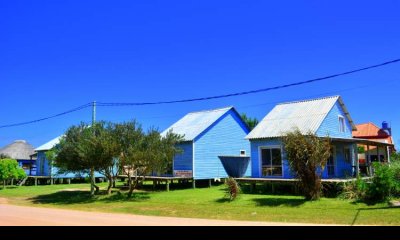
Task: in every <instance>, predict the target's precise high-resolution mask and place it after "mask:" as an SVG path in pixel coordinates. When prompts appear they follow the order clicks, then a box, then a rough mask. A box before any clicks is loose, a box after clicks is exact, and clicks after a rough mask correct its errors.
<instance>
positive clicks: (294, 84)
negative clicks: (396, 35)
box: [0, 59, 400, 129]
mask: <svg viewBox="0 0 400 240" xmlns="http://www.w3.org/2000/svg"><path fill="white" fill-rule="evenodd" d="M397 62H400V59H395V60H391V61H387V62H384V63H380V64H376V65H372V66H368V67H364V68H359V69H355V70H351V71H347V72H342V73H338V74H334V75H330V76H325V77H320V78H315V79H310V80H305V81H300V82H294V83H290V84H284V85H279V86H274V87H268V88H262V89H256V90H251V91H245V92H238V93H230V94H224V95H217V96H211V97H202V98H191V99H182V100H173V101H157V102H137V103H102V102H99V103H97V106H101V107H116V106H144V105H160V104H172V103H185V102H195V101H205V100H211V99H220V98H227V97H234V96H242V95H248V94H255V93H261V92H267V91H272V90H278V89H283V88H289V87H294V86H299V85H304V84H310V83H314V82H318V81H323V80H327V79H331V78H335V77H339V76H344V75H349V74H353V73H356V72H361V71H366V70H369V69H373V68H378V67H383V66H385V65H389V64H393V63H397ZM93 104H94V103H86V104H84V105H82V106H79V107H77V108H74V109H71V110H68V111H65V112H62V113H58V114H55V115H52V116H48V117H44V118H40V119H36V120H32V121H26V122H20V123H14V124H6V125H0V129H1V128H7V127H16V126H21V125H27V124H32V123H36V122H41V121H45V120H48V119H51V118H56V117H60V116H63V115H66V114H69V113H72V112H76V111H79V110H82V109H85V108H87V107H91V106H94V105H93Z"/></svg>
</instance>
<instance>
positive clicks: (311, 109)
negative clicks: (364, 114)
mask: <svg viewBox="0 0 400 240" xmlns="http://www.w3.org/2000/svg"><path fill="white" fill-rule="evenodd" d="M336 102H339V104H340V105H341V107H342V108H343V111H344V113H345V115H346V117H347V119H348V120H349V122H350V124H351V126H352V128H353V129H355V125H354V123H353V120H352V119H351V117H350V114H349V112H348V111H347V108H346V106H345V105H344V103H343V100H342V98H341V97H340V96H332V97H324V98H318V99H311V100H303V101H296V102H287V103H281V104H278V105H276V106H275V107H274V108H273V109H272V111H271V112H269V113H268V115H267V116H266V117H265V118H264V119H263V120H262V121H261V122H260V123H259V124H258V125H257V126H256V127H255V128H254V129H253V131H251V132H250V133H249V134H248V135H247V137H246V138H247V139H261V138H273V137H281V136H283V135H284V134H285V133H286V132H288V131H292V130H294V128H298V129H299V130H300V131H301V132H302V133H307V132H309V131H311V132H313V133H316V132H317V130H318V129H319V127H320V126H321V124H322V122H323V121H324V119H325V118H326V116H327V115H328V114H329V112H330V111H331V109H332V108H333V106H334V105H335V104H336Z"/></svg>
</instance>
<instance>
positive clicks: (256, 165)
mask: <svg viewBox="0 0 400 240" xmlns="http://www.w3.org/2000/svg"><path fill="white" fill-rule="evenodd" d="M333 145H334V146H335V175H334V176H333V178H346V177H349V176H351V174H352V170H353V169H352V161H351V160H350V162H346V161H345V157H344V149H345V147H347V148H350V151H351V157H352V158H354V154H352V153H353V152H352V151H353V149H354V145H353V144H349V143H339V142H335V143H333ZM272 146H274V147H275V146H279V147H281V149H282V142H281V140H280V139H277V138H275V139H264V140H251V168H252V175H251V176H252V177H253V178H261V177H262V176H261V159H260V148H261V147H272ZM282 162H283V176H282V177H265V178H284V179H292V178H294V176H293V174H292V172H291V170H290V167H289V161H288V160H287V159H286V156H285V153H284V152H283V160H282ZM322 178H323V179H326V178H328V169H327V168H325V170H324V172H323V173H322Z"/></svg>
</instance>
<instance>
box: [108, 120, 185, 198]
mask: <svg viewBox="0 0 400 240" xmlns="http://www.w3.org/2000/svg"><path fill="white" fill-rule="evenodd" d="M115 139H116V141H118V143H119V147H120V150H121V152H120V154H119V159H120V164H121V166H122V170H123V172H124V173H125V174H126V175H127V176H128V186H129V192H128V196H129V197H130V196H132V193H133V191H134V189H135V188H136V186H137V185H138V184H139V183H140V181H141V180H142V179H143V176H145V175H146V174H150V173H154V172H155V173H157V174H160V173H163V172H165V171H167V169H168V166H170V165H171V164H170V163H172V159H173V157H174V155H175V154H176V153H178V152H179V149H178V148H177V147H176V143H177V142H179V141H181V140H182V137H181V136H178V135H176V134H173V133H172V132H169V133H167V135H166V136H165V137H161V134H160V132H159V131H158V130H157V129H154V128H150V129H149V131H148V132H147V133H144V131H143V129H142V127H141V125H140V124H138V123H137V122H136V121H131V122H126V123H121V124H117V125H116V128H115Z"/></svg>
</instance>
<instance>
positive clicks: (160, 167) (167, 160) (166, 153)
mask: <svg viewBox="0 0 400 240" xmlns="http://www.w3.org/2000/svg"><path fill="white" fill-rule="evenodd" d="M182 140H183V136H181V135H178V134H175V133H173V132H172V131H169V132H167V133H166V135H165V136H161V134H160V132H159V131H158V130H157V129H154V128H150V130H149V131H148V133H147V135H146V141H145V144H146V152H147V153H146V156H147V157H148V158H149V160H148V162H149V164H150V165H149V168H150V170H151V173H152V174H156V175H158V176H160V175H161V174H165V173H167V172H168V171H171V170H172V163H173V159H174V156H175V155H176V154H180V153H182V149H180V148H179V147H177V144H178V143H179V142H181V141H182Z"/></svg>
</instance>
